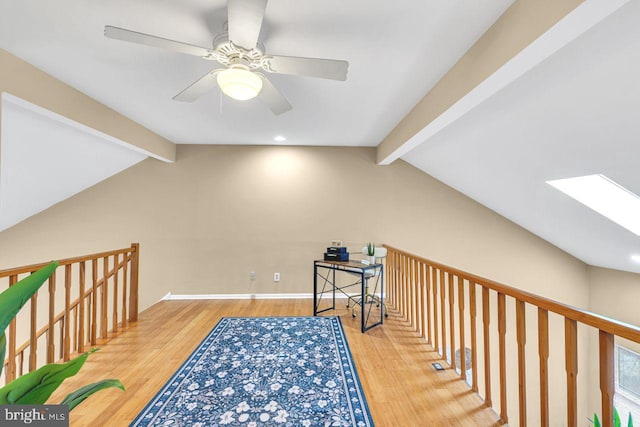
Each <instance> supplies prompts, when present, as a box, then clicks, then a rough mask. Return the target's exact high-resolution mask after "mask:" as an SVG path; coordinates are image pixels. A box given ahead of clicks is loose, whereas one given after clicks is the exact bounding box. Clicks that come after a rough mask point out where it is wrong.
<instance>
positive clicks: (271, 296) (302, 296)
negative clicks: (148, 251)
mask: <svg viewBox="0 0 640 427" xmlns="http://www.w3.org/2000/svg"><path fill="white" fill-rule="evenodd" d="M311 298H313V294H311V293H304V294H192V295H188V294H187V295H174V294H172V293H171V292H169V293H168V294H167V295H165V296H164V297H163V298H162V300H163V301H166V300H196V299H311Z"/></svg>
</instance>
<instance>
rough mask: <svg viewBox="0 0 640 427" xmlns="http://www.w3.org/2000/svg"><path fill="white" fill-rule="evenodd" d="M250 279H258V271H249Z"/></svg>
mask: <svg viewBox="0 0 640 427" xmlns="http://www.w3.org/2000/svg"><path fill="white" fill-rule="evenodd" d="M249 280H256V272H255V271H251V272H249Z"/></svg>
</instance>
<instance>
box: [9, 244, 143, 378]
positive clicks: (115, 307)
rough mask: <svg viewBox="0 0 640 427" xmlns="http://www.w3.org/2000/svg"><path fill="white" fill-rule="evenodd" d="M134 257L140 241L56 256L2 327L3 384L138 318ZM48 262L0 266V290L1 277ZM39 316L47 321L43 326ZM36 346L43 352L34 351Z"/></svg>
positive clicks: (24, 273) (98, 340) (102, 338)
mask: <svg viewBox="0 0 640 427" xmlns="http://www.w3.org/2000/svg"><path fill="white" fill-rule="evenodd" d="M139 255H140V245H139V244H138V243H132V244H131V247H129V248H124V249H116V250H111V251H107V252H101V253H97V254H92V255H85V256H79V257H75V258H69V259H63V260H59V261H58V263H59V266H58V268H57V269H56V271H55V272H54V274H53V275H52V276H51V277H50V278H49V280H48V283H47V284H45V285H43V286H42V288H40V290H39V291H38V292H37V293H36V294H35V295H34V296H33V297H32V298H31V301H30V304H26V305H25V307H23V310H22V311H21V312H20V313H19V314H18V316H17V317H16V318H15V319H14V320H13V321H12V322H11V324H10V325H9V327H8V328H7V355H8V357H7V359H6V360H4V361H2V362H3V363H4V369H3V374H2V375H3V376H4V382H5V383H8V382H10V381H12V380H13V379H15V378H16V377H18V376H20V375H23V374H25V373H27V372H31V371H33V370H35V369H37V368H38V367H39V366H42V365H43V364H46V363H53V362H57V361H68V360H70V358H71V356H72V355H73V354H76V353H82V352H84V351H86V350H88V349H89V347H90V346H95V345H96V344H99V343H101V342H104V341H105V340H106V339H108V338H109V336H112V335H113V334H114V333H116V332H117V331H119V330H121V329H123V328H124V327H126V326H127V324H128V323H129V322H135V321H137V320H138V262H139ZM47 264H48V263H41V264H34V265H28V266H24V267H17V268H11V269H7V270H1V271H0V291H2V290H4V289H6V287H7V286H3V284H2V281H3V280H5V281H7V282H8V286H13V285H14V284H15V283H17V282H18V280H20V279H22V278H23V277H25V276H27V275H29V274H31V273H33V272H34V271H37V270H39V269H40V268H42V267H44V266H45V265H47ZM58 283H61V284H62V289H59V287H58ZM44 294H46V295H44ZM43 300H44V301H43ZM38 302H40V303H41V304H40V305H39V304H38ZM42 302H44V303H45V304H46V306H43V304H42ZM56 307H58V310H59V311H58V312H56ZM60 307H64V308H62V309H60ZM39 317H40V318H43V317H44V318H45V319H46V321H45V322H40V323H44V324H43V325H40V324H39V322H38V319H39ZM19 338H20V339H26V342H25V343H24V344H22V345H21V346H17V344H16V343H17V340H18V339H19ZM27 338H28V339H27ZM40 341H44V343H40ZM40 344H44V345H45V350H44V351H40V352H39V347H40ZM27 352H28V357H27Z"/></svg>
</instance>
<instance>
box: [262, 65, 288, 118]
mask: <svg viewBox="0 0 640 427" xmlns="http://www.w3.org/2000/svg"><path fill="white" fill-rule="evenodd" d="M258 75H259V76H260V77H261V78H262V90H261V91H260V93H259V94H258V98H260V99H261V100H262V102H264V103H265V104H267V106H268V107H269V109H270V110H271V111H272V112H273V114H275V115H276V116H278V115H280V114H282V113H286V112H287V111H289V110H291V108H293V107H291V104H289V101H287V99H286V98H285V97H284V96H283V95H282V94H281V93H280V91H279V90H278V89H276V87H275V86H274V85H273V83H271V81H270V80H269V79H268V78H267V77H266V76H263V75H262V74H258Z"/></svg>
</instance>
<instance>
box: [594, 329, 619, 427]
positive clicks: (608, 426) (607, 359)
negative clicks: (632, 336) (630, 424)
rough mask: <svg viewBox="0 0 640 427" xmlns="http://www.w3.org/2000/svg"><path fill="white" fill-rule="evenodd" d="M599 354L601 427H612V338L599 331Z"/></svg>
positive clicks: (613, 379)
mask: <svg viewBox="0 0 640 427" xmlns="http://www.w3.org/2000/svg"><path fill="white" fill-rule="evenodd" d="M598 340H599V350H600V351H599V353H600V393H601V396H602V427H612V426H613V394H614V393H615V384H614V381H615V377H614V375H615V372H614V356H613V354H614V353H613V348H614V347H613V343H614V336H613V334H610V333H608V332H605V331H599V336H598Z"/></svg>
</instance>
